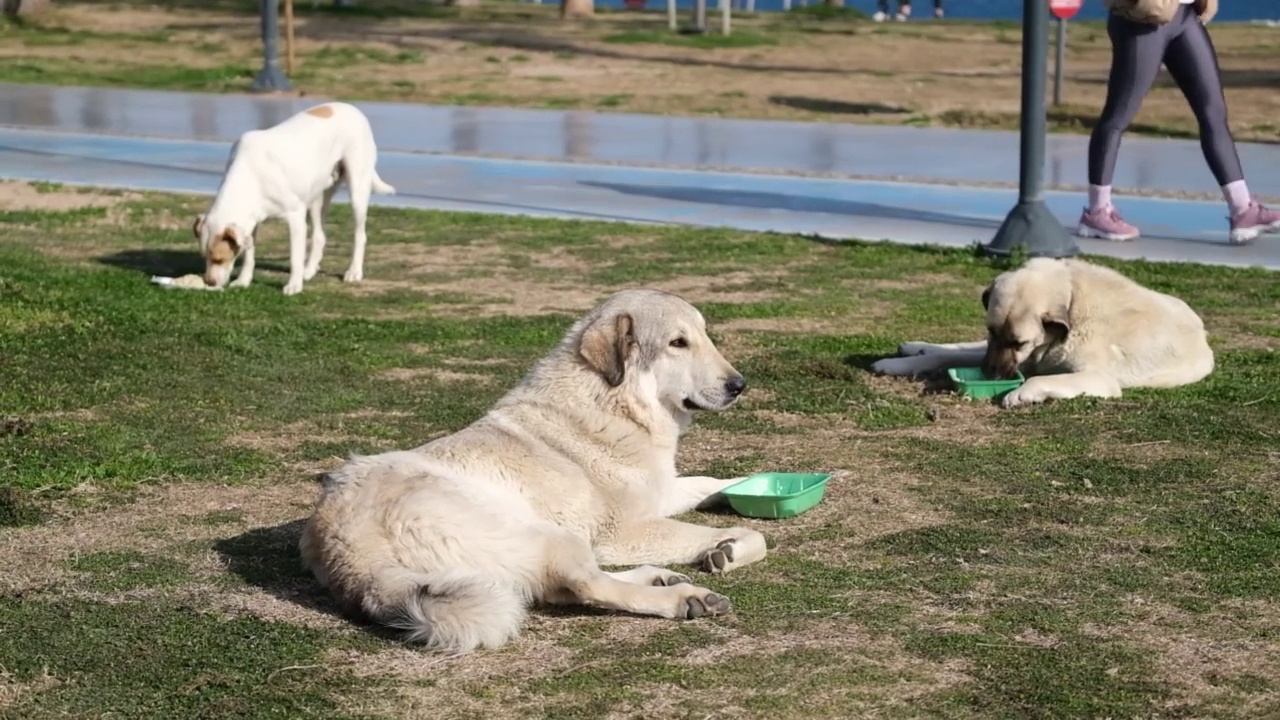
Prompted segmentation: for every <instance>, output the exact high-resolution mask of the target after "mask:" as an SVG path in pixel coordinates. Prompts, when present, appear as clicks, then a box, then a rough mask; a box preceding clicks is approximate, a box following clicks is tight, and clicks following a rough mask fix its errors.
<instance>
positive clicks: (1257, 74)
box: [0, 0, 1280, 142]
mask: <svg viewBox="0 0 1280 720" xmlns="http://www.w3.org/2000/svg"><path fill="white" fill-rule="evenodd" d="M331 4H332V3H331V0H323V5H322V6H320V7H318V8H315V7H313V3H309V2H299V3H298V8H297V31H296V37H297V48H296V56H297V61H298V65H297V68H296V70H295V71H294V73H293V76H292V77H293V81H294V85H295V87H296V88H297V89H298V90H300V91H305V92H307V93H309V94H311V95H326V96H333V97H338V98H343V99H349V100H399V101H408V102H426V103H437V104H450V105H485V106H515V107H534V108H549V109H560V110H563V109H580V110H599V111H608V112H639V113H658V114H673V115H711V116H728V117H752V118H773V119H790V120H825V121H840V122H857V123H887V124H907V125H926V126H927V125H935V126H951V127H964V128H984V129H1014V128H1016V127H1017V125H1018V116H1019V107H1020V101H1019V97H1020V94H1019V93H1020V85H1021V67H1022V60H1021V41H1022V38H1021V27H1020V25H1019V24H1017V23H1014V22H1008V21H1005V22H983V23H974V22H957V21H950V20H948V21H942V22H938V21H934V20H932V19H929V20H921V21H913V22H909V23H886V24H874V23H871V22H869V21H867V20H865V19H860V17H859V16H858V13H857V12H856V11H847V12H825V11H823V10H820V9H819V8H813V7H810V8H800V9H797V11H796V12H793V13H787V14H783V13H768V14H761V15H758V16H748V15H745V14H744V15H743V16H742V17H741V18H740V19H738V20H735V25H734V27H735V28H736V29H735V31H734V34H733V35H731V36H729V37H728V38H725V37H723V36H720V35H717V34H711V35H706V36H700V37H692V36H683V35H676V34H672V33H670V32H669V31H668V30H667V29H666V21H665V18H664V17H663V16H662V15H661V14H660V13H634V12H602V13H600V14H599V15H598V16H597V17H596V18H595V19H593V20H589V21H583V22H569V23H563V22H560V21H558V20H557V19H556V7H557V6H556V4H555V3H546V4H542V5H536V4H532V3H518V2H512V1H510V0H484V5H483V6H482V7H480V8H455V7H442V6H438V5H435V4H433V3H428V2H425V1H424V0H361V2H360V5H359V6H358V7H356V8H352V9H350V10H346V11H340V10H335V9H334V8H332V7H331ZM650 4H651V5H653V6H655V7H656V8H661V7H663V6H662V5H661V4H659V3H655V2H651V3H650ZM258 5H259V4H258V3H257V2H254V1H252V0H199V1H197V0H170V1H169V2H165V3H156V2H154V0H105V1H104V0H79V1H78V2H77V1H74V0H73V1H67V2H63V1H62V0H59V2H58V3H57V9H56V10H55V11H54V12H52V13H51V14H50V15H48V16H46V17H43V18H41V19H40V20H39V21H38V22H37V23H36V24H30V25H27V26H21V27H20V26H12V25H11V26H7V27H3V32H0V60H3V62H0V82H22V83H43V84H55V85H91V86H121V87H142V88H155V89H171V90H198V91H208V92H244V91H246V90H248V88H249V86H250V83H251V82H252V79H253V76H254V74H255V73H256V72H257V71H258V69H259V68H260V67H261V65H262V54H261V53H262V51H261V41H260V29H259V22H258V19H257V16H256V13H257V8H258ZM681 22H688V18H683V19H682V21H681ZM1210 28H1211V32H1212V34H1213V39H1214V43H1215V44H1216V46H1217V48H1218V51H1219V55H1220V61H1221V65H1222V70H1223V79H1224V83H1225V85H1226V94H1227V102H1228V105H1229V107H1230V109H1231V123H1232V129H1233V131H1234V132H1235V135H1236V137H1237V139H1239V140H1256V141H1265V142H1277V141H1280V121H1278V120H1277V117H1280V92H1277V90H1278V89H1280V63H1277V62H1276V57H1277V54H1280V39H1278V38H1277V34H1276V32H1275V30H1274V29H1272V28H1267V27H1262V26H1251V25H1245V24H1224V23H1212V24H1211V25H1210ZM1110 56H1111V49H1110V44H1109V43H1108V41H1107V37H1106V31H1105V29H1104V28H1103V27H1102V25H1101V24H1100V23H1097V22H1078V23H1072V24H1071V29H1070V33H1069V41H1068V48H1067V65H1066V71H1065V82H1064V86H1063V99H1064V104H1063V105H1062V106H1061V107H1054V108H1051V109H1050V113H1049V121H1050V122H1049V127H1050V130H1052V131H1057V132H1087V131H1088V130H1089V129H1090V128H1091V127H1092V125H1093V123H1094V122H1095V121H1096V120H1097V116H1098V114H1099V112H1100V110H1101V108H1102V104H1103V101H1104V100H1105V95H1106V78H1107V70H1108V65H1109V62H1110ZM1130 131H1131V132H1132V133H1136V134H1147V135H1157V136H1172V137H1190V138H1195V137H1198V135H1197V132H1196V124H1195V119H1194V117H1193V116H1192V114H1191V111H1190V109H1189V108H1188V107H1187V103H1186V101H1185V100H1184V99H1183V97H1182V94H1181V93H1180V92H1179V91H1178V89H1177V88H1176V87H1175V86H1174V83H1173V81H1172V80H1171V79H1170V78H1169V77H1168V75H1167V74H1162V75H1161V77H1160V79H1159V80H1158V82H1157V87H1156V88H1155V89H1153V90H1152V92H1151V93H1150V95H1148V96H1147V98H1146V100H1145V101H1144V104H1143V108H1142V112H1141V113H1140V114H1139V115H1138V117H1137V119H1136V121H1135V123H1134V125H1133V126H1132V127H1131V129H1130Z"/></svg>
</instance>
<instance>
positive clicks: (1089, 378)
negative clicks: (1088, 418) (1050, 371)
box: [1000, 372, 1121, 408]
mask: <svg viewBox="0 0 1280 720" xmlns="http://www.w3.org/2000/svg"><path fill="white" fill-rule="evenodd" d="M1120 392H1121V391H1120V383H1119V381H1117V380H1116V379H1115V378H1113V377H1111V376H1110V375H1106V374H1104V373H1100V372H1075V373H1063V374H1061V375H1036V376H1033V377H1031V378H1028V379H1027V381H1026V382H1025V383H1023V384H1022V385H1021V386H1020V387H1018V388H1017V389H1016V390H1013V391H1011V392H1009V393H1008V394H1007V395H1005V396H1004V398H1002V399H1001V400H1000V404H1001V405H1003V406H1004V407H1007V408H1013V407H1018V406H1019V405H1033V404H1035V403H1041V402H1044V401H1045V400H1069V399H1071V398H1075V397H1080V396H1081V395H1088V396H1091V397H1102V398H1117V397H1120Z"/></svg>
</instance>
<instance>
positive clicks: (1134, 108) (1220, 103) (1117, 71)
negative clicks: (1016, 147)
mask: <svg viewBox="0 0 1280 720" xmlns="http://www.w3.org/2000/svg"><path fill="white" fill-rule="evenodd" d="M1107 34H1108V35H1110V36H1111V78H1110V80H1109V81H1108V82H1107V104H1106V106H1105V107H1104V108H1103V109H1102V117H1101V118H1099V120H1098V124H1097V126H1096V127H1094V129H1093V135H1092V137H1090V138H1089V184H1091V185H1110V184H1111V175H1112V172H1113V171H1114V170H1115V167H1116V153H1117V152H1118V151H1119V150H1120V135H1121V133H1123V132H1124V130H1125V128H1127V127H1129V123H1131V122H1133V118H1134V116H1135V115H1137V114H1138V108H1140V107H1142V98H1143V97H1144V96H1145V95H1146V94H1147V91H1148V90H1150V89H1151V85H1152V83H1154V82H1155V80H1156V73H1158V72H1159V71H1160V63H1161V61H1163V62H1164V64H1165V67H1167V68H1169V74H1170V75H1172V76H1173V80H1174V82H1176V83H1178V88H1179V89H1181V90H1182V94H1183V95H1185V96H1186V98H1187V102H1188V103H1190V104H1191V110H1192V112H1194V113H1195V114H1196V120H1197V121H1198V122H1199V123H1200V147H1201V148H1202V149H1203V150H1204V157H1205V160H1208V161H1209V169H1210V170H1212V171H1213V175H1214V177H1215V178H1217V179H1218V184H1219V185H1226V184H1227V183H1230V182H1234V181H1236V180H1243V179H1244V171H1242V170H1241V169H1240V156H1239V155H1237V154H1236V143H1235V140H1234V139H1233V138H1232V137H1231V129H1230V128H1228V127H1227V101H1226V98H1224V97H1223V95H1222V75H1221V73H1220V71H1219V69H1218V55H1217V53H1215V52H1214V50H1213V41H1212V40H1210V39H1209V32H1208V31H1207V30H1205V28H1204V24H1202V23H1201V22H1200V18H1199V17H1197V16H1196V13H1195V11H1194V10H1193V9H1192V6H1191V5H1183V6H1182V7H1181V8H1179V9H1178V14H1177V16H1176V17H1175V18H1174V19H1173V20H1172V21H1171V22H1168V23H1166V24H1164V25H1147V24H1142V23H1136V22H1133V21H1131V20H1126V19H1124V18H1122V17H1119V16H1117V15H1111V16H1110V17H1109V18H1108V19H1107Z"/></svg>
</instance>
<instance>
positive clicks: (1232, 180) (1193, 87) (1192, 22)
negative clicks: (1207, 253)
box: [1164, 7, 1280, 242]
mask: <svg viewBox="0 0 1280 720" xmlns="http://www.w3.org/2000/svg"><path fill="white" fill-rule="evenodd" d="M1174 22H1176V23H1178V24H1179V26H1180V32H1179V33H1178V34H1177V35H1176V36H1175V37H1174V38H1173V39H1172V40H1170V41H1169V47H1168V48H1167V49H1166V50H1165V56H1164V64H1165V67H1167V68H1169V74H1170V75H1172V76H1173V80H1174V82H1176V83H1177V84H1178V88H1179V89H1180V90H1182V94H1183V95H1184V96H1185V97H1186V98H1187V103H1188V104H1190V105H1191V111H1192V112H1194V113H1195V116H1196V121H1197V122H1198V123H1199V125H1200V148H1201V149H1202V150H1203V151H1204V159H1205V161H1206V162H1208V163H1209V169H1210V170H1211V171H1212V172H1213V176H1214V178H1216V179H1217V181H1218V185H1219V186H1221V187H1222V196H1223V198H1224V199H1225V200H1226V201H1227V207H1228V208H1230V211H1231V215H1230V217H1231V241H1232V242H1247V241H1249V240H1252V239H1254V238H1256V237H1257V236H1258V235H1260V234H1262V233H1264V232H1269V231H1272V230H1280V214H1278V213H1275V212H1273V211H1271V210H1269V209H1268V208H1265V207H1263V206H1261V205H1259V204H1258V203H1257V202H1255V201H1254V200H1253V197H1252V196H1251V195H1250V194H1249V186H1248V185H1247V184H1246V183H1245V180H1244V169H1243V168H1242V167H1241V166H1240V155H1239V153H1238V152H1237V150H1236V143H1235V138H1233V137H1232V136H1231V127H1230V125H1229V124H1228V123H1227V99H1226V96H1225V95H1224V94H1223V92H1222V73H1221V70H1220V69H1219V67H1218V55H1217V53H1216V52H1215V51H1214V47H1213V40H1212V39H1211V38H1210V37H1209V31H1208V30H1206V29H1205V27H1204V24H1203V23H1201V22H1200V19H1199V18H1197V17H1196V15H1195V13H1194V12H1192V10H1191V9H1190V7H1187V8H1185V9H1183V10H1182V11H1181V13H1180V14H1179V16H1178V19H1177V20H1175V21H1174Z"/></svg>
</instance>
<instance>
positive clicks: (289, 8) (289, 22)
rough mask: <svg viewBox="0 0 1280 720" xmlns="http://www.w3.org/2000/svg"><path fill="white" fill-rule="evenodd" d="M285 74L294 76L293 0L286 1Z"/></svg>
mask: <svg viewBox="0 0 1280 720" xmlns="http://www.w3.org/2000/svg"><path fill="white" fill-rule="evenodd" d="M284 72H285V74H286V75H293V0H284Z"/></svg>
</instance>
